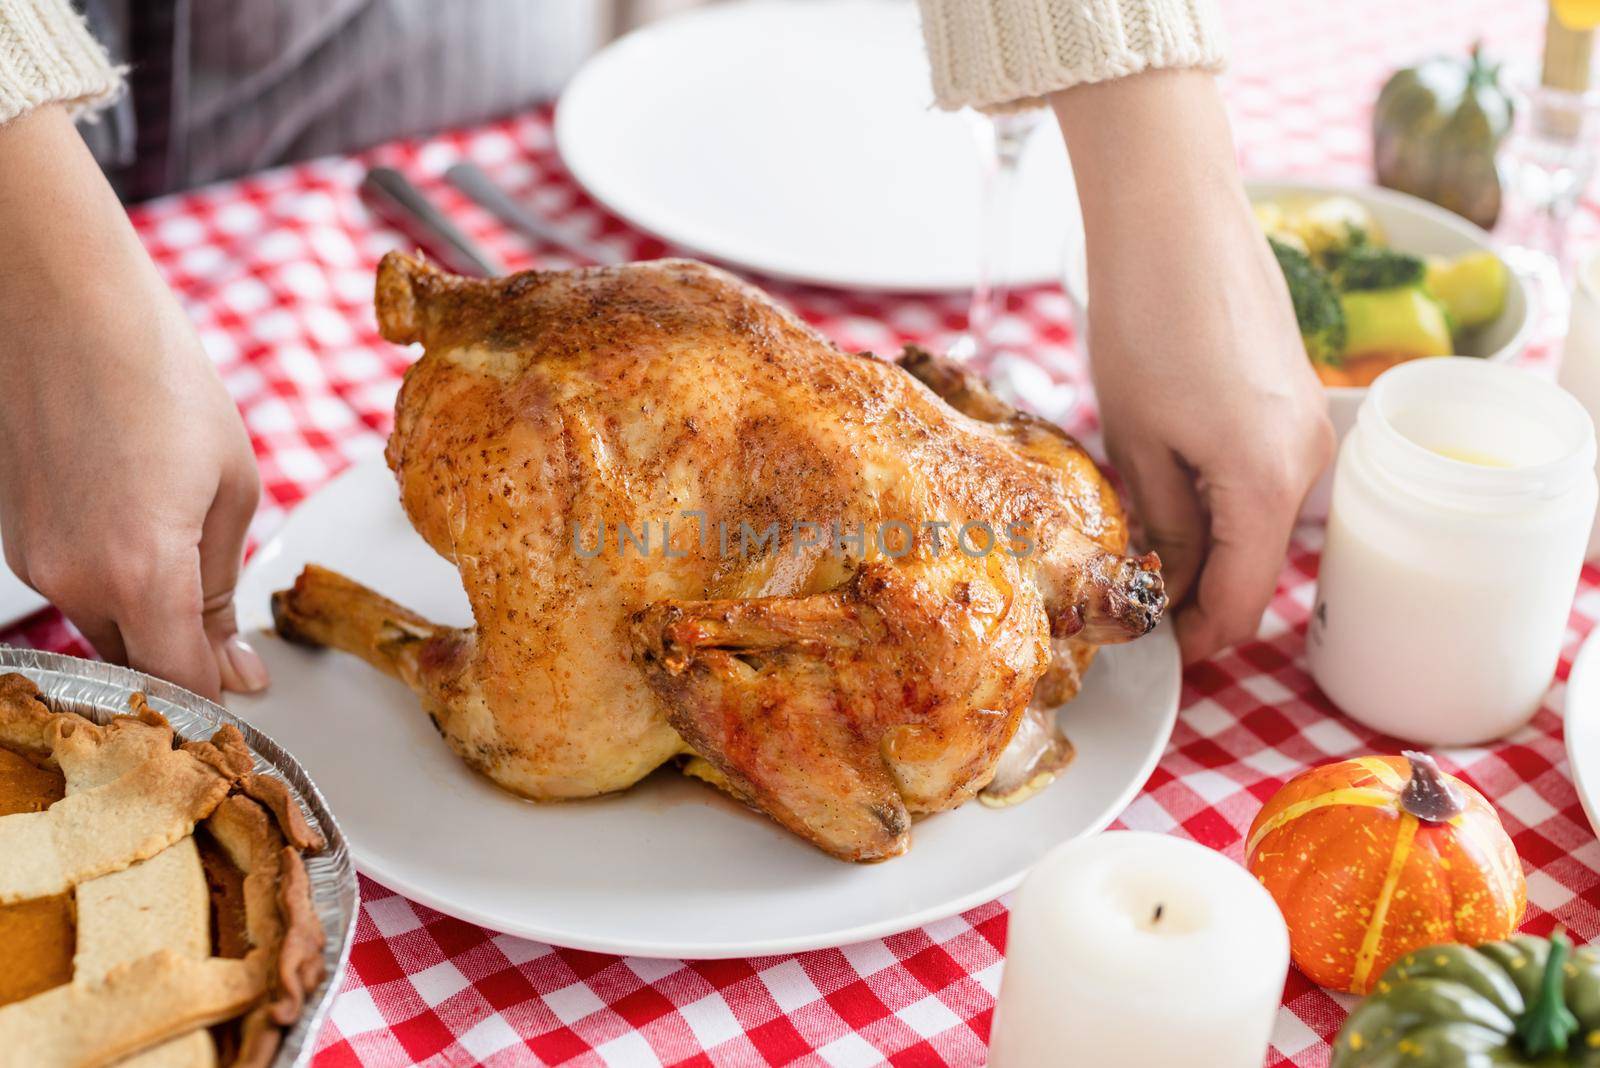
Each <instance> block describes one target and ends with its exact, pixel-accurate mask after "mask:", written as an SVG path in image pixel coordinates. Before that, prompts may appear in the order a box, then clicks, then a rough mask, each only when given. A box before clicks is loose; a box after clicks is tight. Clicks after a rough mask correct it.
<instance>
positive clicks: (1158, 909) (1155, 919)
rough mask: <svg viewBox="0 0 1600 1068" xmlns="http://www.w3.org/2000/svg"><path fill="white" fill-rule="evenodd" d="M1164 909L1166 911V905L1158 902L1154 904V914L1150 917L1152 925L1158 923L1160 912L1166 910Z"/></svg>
mask: <svg viewBox="0 0 1600 1068" xmlns="http://www.w3.org/2000/svg"><path fill="white" fill-rule="evenodd" d="M1166 911H1167V906H1166V905H1164V904H1160V903H1158V904H1157V905H1156V914H1155V915H1154V916H1152V917H1150V923H1151V924H1152V925H1153V924H1158V923H1160V922H1161V914H1162V913H1163V912H1166Z"/></svg>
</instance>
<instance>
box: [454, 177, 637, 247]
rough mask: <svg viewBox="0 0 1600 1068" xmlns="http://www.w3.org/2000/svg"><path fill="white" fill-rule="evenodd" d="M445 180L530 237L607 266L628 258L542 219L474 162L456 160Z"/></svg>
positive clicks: (508, 224) (514, 228)
mask: <svg viewBox="0 0 1600 1068" xmlns="http://www.w3.org/2000/svg"><path fill="white" fill-rule="evenodd" d="M444 177H445V180H446V181H447V182H449V183H450V184H451V185H453V186H455V187H456V188H457V189H459V190H461V191H462V192H463V193H465V194H466V195H467V196H469V197H471V198H472V199H473V200H475V201H477V202H478V203H479V204H480V205H481V206H483V207H484V208H486V209H488V210H489V211H491V212H493V213H494V214H495V215H498V216H499V217H500V220H501V221H502V222H504V223H505V224H506V225H507V226H509V227H511V228H512V229H513V230H516V231H518V232H520V233H522V234H523V235H524V236H526V237H529V238H532V239H533V240H534V241H542V242H544V243H546V244H549V245H555V246H556V247H557V248H563V249H566V250H567V251H568V252H571V253H572V254H573V255H576V256H579V257H581V258H583V259H585V260H588V261H589V262H590V263H597V264H601V265H603V266H610V265H613V264H618V263H625V262H627V261H626V260H625V259H624V258H623V257H622V256H619V255H618V254H617V253H615V252H613V251H611V250H610V249H608V248H606V247H605V246H603V245H598V244H596V243H595V242H593V241H589V240H587V239H585V238H581V237H577V236H574V235H572V234H566V233H563V232H562V231H561V230H559V229H557V228H556V227H554V226H552V225H551V224H550V223H548V222H546V221H545V220H544V219H541V218H539V216H537V215H535V214H534V213H533V212H531V211H529V210H528V209H527V208H525V207H523V206H522V205H521V204H519V203H517V201H516V200H515V199H514V198H513V197H512V196H511V195H510V194H509V193H507V192H506V191H505V190H504V189H501V188H500V187H499V186H498V185H495V184H494V180H493V179H491V178H490V177H489V176H488V175H487V174H484V173H483V171H482V170H480V169H479V168H478V166H477V165H476V164H473V163H457V164H456V165H455V166H453V167H451V168H450V169H449V170H447V171H445V172H444Z"/></svg>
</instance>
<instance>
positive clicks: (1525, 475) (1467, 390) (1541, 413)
mask: <svg viewBox="0 0 1600 1068" xmlns="http://www.w3.org/2000/svg"><path fill="white" fill-rule="evenodd" d="M1357 422H1358V425H1359V426H1360V428H1361V431H1362V436H1363V438H1364V439H1365V444H1366V445H1367V446H1368V456H1369V458H1370V459H1371V460H1372V461H1373V462H1374V463H1375V464H1376V465H1377V466H1378V467H1379V468H1380V469H1381V470H1382V471H1383V472H1384V473H1385V474H1386V475H1388V476H1389V477H1390V478H1392V479H1394V480H1395V481H1397V482H1399V483H1401V484H1403V485H1404V486H1405V487H1406V488H1407V489H1408V490H1410V491H1412V492H1415V493H1418V494H1422V495H1425V496H1428V497H1430V498H1433V499H1435V500H1439V501H1441V502H1442V503H1448V504H1455V505H1459V506H1462V507H1473V506H1490V507H1496V506H1512V505H1514V504H1516V503H1518V502H1522V501H1535V500H1546V499H1550V498H1554V497H1559V496H1561V495H1562V494H1564V493H1566V492H1567V491H1568V490H1570V489H1572V487H1573V486H1575V485H1577V483H1578V481H1579V480H1580V479H1582V478H1584V477H1585V476H1587V475H1590V473H1591V472H1592V471H1593V470H1594V462H1595V435H1594V423H1593V421H1592V420H1591V419H1590V418H1589V413H1588V412H1587V411H1585V410H1584V408H1583V405H1582V404H1580V403H1578V400H1577V398H1576V397H1574V396H1572V394H1570V393H1568V392H1567V391H1566V390H1564V389H1562V388H1561V387H1560V386H1558V385H1556V384H1555V383H1554V382H1552V381H1550V380H1548V379H1546V378H1543V377H1540V376H1539V375H1536V374H1534V373H1532V372H1530V371H1527V370H1523V369H1522V368H1518V367H1508V366H1506V365H1504V364H1497V363H1489V362H1487V361H1485V360H1481V359H1474V358H1471V357H1464V356H1440V357H1430V358H1427V359H1420V360H1412V361H1409V362H1407V363H1402V364H1399V365H1397V366H1395V367H1394V368H1392V369H1390V370H1389V371H1386V372H1385V373H1384V374H1382V375H1380V376H1379V377H1378V378H1377V380H1376V381H1374V382H1373V384H1372V387H1371V389H1370V390H1369V391H1368V393H1367V398H1366V400H1365V402H1364V403H1363V404H1362V405H1361V411H1360V414H1359V415H1358V416H1357Z"/></svg>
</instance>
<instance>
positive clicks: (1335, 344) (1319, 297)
mask: <svg viewBox="0 0 1600 1068" xmlns="http://www.w3.org/2000/svg"><path fill="white" fill-rule="evenodd" d="M1267 243H1268V244H1270V245H1271V246H1272V254H1273V255H1274V256H1276V257H1277V258H1278V267H1279V269H1280V270H1282V271H1283V280H1284V281H1285V282H1287V283H1288V284H1289V300H1290V301H1291V302H1293V304H1294V321H1295V323H1296V324H1297V325H1298V326H1299V327H1300V337H1301V339H1302V340H1303V341H1304V342H1305V345H1306V355H1307V356H1309V357H1311V362H1312V363H1327V364H1337V363H1339V361H1340V360H1341V359H1342V358H1343V356H1344V340H1345V324H1344V308H1343V307H1342V306H1341V305H1340V304H1339V293H1338V291H1337V290H1335V289H1334V288H1333V283H1332V282H1331V281H1329V279H1328V275H1327V272H1325V271H1323V270H1322V269H1321V268H1320V267H1318V266H1317V265H1316V264H1314V263H1312V262H1311V257H1309V256H1307V255H1306V254H1305V253H1304V252H1301V251H1300V250H1299V249H1297V248H1294V247H1293V246H1291V245H1286V244H1284V243H1283V242H1282V241H1277V240H1274V239H1273V238H1270V237H1269V238H1267Z"/></svg>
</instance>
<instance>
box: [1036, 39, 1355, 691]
mask: <svg viewBox="0 0 1600 1068" xmlns="http://www.w3.org/2000/svg"><path fill="white" fill-rule="evenodd" d="M1052 103H1053V104H1054V105H1055V109H1056V114H1057V117H1058V118H1059V119H1060V121H1061V127H1062V130H1063V132H1064V133H1065V134H1066V137H1067V144H1068V147H1069V148H1070V149H1071V152H1072V162H1073V170H1074V173H1075V174H1076V176H1077V182H1078V192H1079V199H1080V200H1081V202H1082V204H1083V215H1084V226H1085V230H1086V234H1087V238H1088V252H1089V296H1090V301H1089V309H1090V310H1089V342H1090V345H1089V347H1090V351H1091V355H1092V361H1093V370H1094V382H1095V389H1096V392H1097V394H1098V397H1099V401H1100V412H1101V416H1102V419H1103V421H1104V423H1105V430H1106V444H1107V447H1108V449H1109V451H1110V453H1111V459H1112V462H1113V463H1114V464H1115V465H1116V467H1117V470H1118V471H1119V472H1120V473H1121V475H1122V476H1123V478H1124V479H1125V481H1126V482H1127V485H1128V490H1129V494H1130V495H1131V497H1132V498H1133V504H1134V510H1135V512H1136V514H1137V515H1138V517H1139V519H1140V521H1141V523H1142V525H1143V527H1144V532H1145V535H1146V537H1147V538H1148V539H1149V541H1150V542H1151V543H1152V545H1151V547H1152V548H1154V549H1155V550H1156V551H1157V552H1158V553H1159V554H1160V556H1161V563H1162V574H1163V576H1164V578H1165V579H1166V586H1167V592H1168V594H1169V595H1170V596H1171V598H1172V603H1173V605H1174V606H1175V608H1176V625H1177V635H1178V642H1179V644H1180V645H1181V646H1182V647H1183V655H1184V659H1185V661H1187V662H1190V663H1192V662H1194V661H1196V660H1201V659H1204V658H1205V657H1208V656H1210V655H1211V654H1212V653H1214V652H1216V651H1217V650H1219V649H1221V648H1223V647H1225V646H1228V645H1232V644H1234V643H1235V642H1239V641H1242V640H1244V639H1246V638H1249V637H1251V636H1252V635H1254V634H1255V633H1256V630H1257V628H1258V626H1259V625H1260V622H1261V613H1262V610H1263V609H1265V608H1266V606H1267V603H1268V602H1269V601H1270V600H1271V598H1272V594H1273V592H1274V590H1275V589H1276V588H1277V581H1278V574H1279V572H1280V571H1281V570H1282V568H1283V559H1284V553H1285V550H1286V549H1287V547H1288V542H1289V535H1290V532H1291V530H1292V529H1293V527H1294V520H1295V515H1296V513H1297V512H1298V511H1299V509H1300V505H1301V502H1302V501H1303V500H1304V498H1305V495H1306V492H1307V490H1309V489H1310V487H1311V486H1312V484H1313V483H1314V482H1315V481H1316V479H1317V476H1318V475H1319V474H1320V473H1321V472H1322V470H1323V469H1324V468H1325V467H1326V466H1327V463H1328V461H1329V459H1330V458H1331V457H1332V454H1333V430H1332V427H1331V426H1330V425H1329V422H1328V415H1327V401H1326V399H1325V397H1324V395H1323V392H1322V388H1321V386H1320V385H1319V384H1318V382H1317V378H1316V375H1315V374H1314V373H1313V372H1312V370H1311V365H1310V363H1309V362H1308V361H1307V360H1306V354H1305V346H1304V343H1303V342H1302V341H1301V340H1300V334H1299V331H1298V329H1297V328H1296V326H1295V319H1294V312H1293V309H1292V307H1291V306H1290V304H1289V295H1288V291H1287V289H1286V288H1285V286H1284V281H1283V275H1282V272H1281V271H1280V270H1279V269H1278V265H1277V263H1276V261H1275V260H1274V259H1273V256H1272V254H1271V252H1270V251H1269V250H1268V246H1267V242H1266V240H1265V238H1264V237H1263V236H1262V234H1261V230H1260V227H1259V226H1258V224H1257V223H1256V221H1255V218H1254V216H1253V214H1252V213H1251V210H1250V205H1249V202H1248V201H1247V199H1246V197H1245V194H1244V188H1243V186H1242V184H1241V183H1240V180H1239V173H1238V168H1237V166H1236V164H1235V162H1234V158H1233V143H1232V138H1231V137H1230V135H1229V132H1228V124H1227V118H1226V116H1225V115H1224V112H1223V109H1222V102H1221V98H1220V96H1219V94H1218V92H1217V89H1216V85H1215V83H1214V81H1213V79H1212V77H1211V75H1209V74H1207V73H1205V72H1204V71H1198V70H1173V71H1152V72H1147V73H1144V74H1136V75H1132V76H1130V77H1126V78H1118V79H1116V80H1114V81H1108V82H1102V83H1099V84H1095V85H1085V86H1079V87H1077V88H1073V89H1068V90H1065V91H1064V92H1061V93H1057V94H1055V96H1054V97H1053V98H1052Z"/></svg>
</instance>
